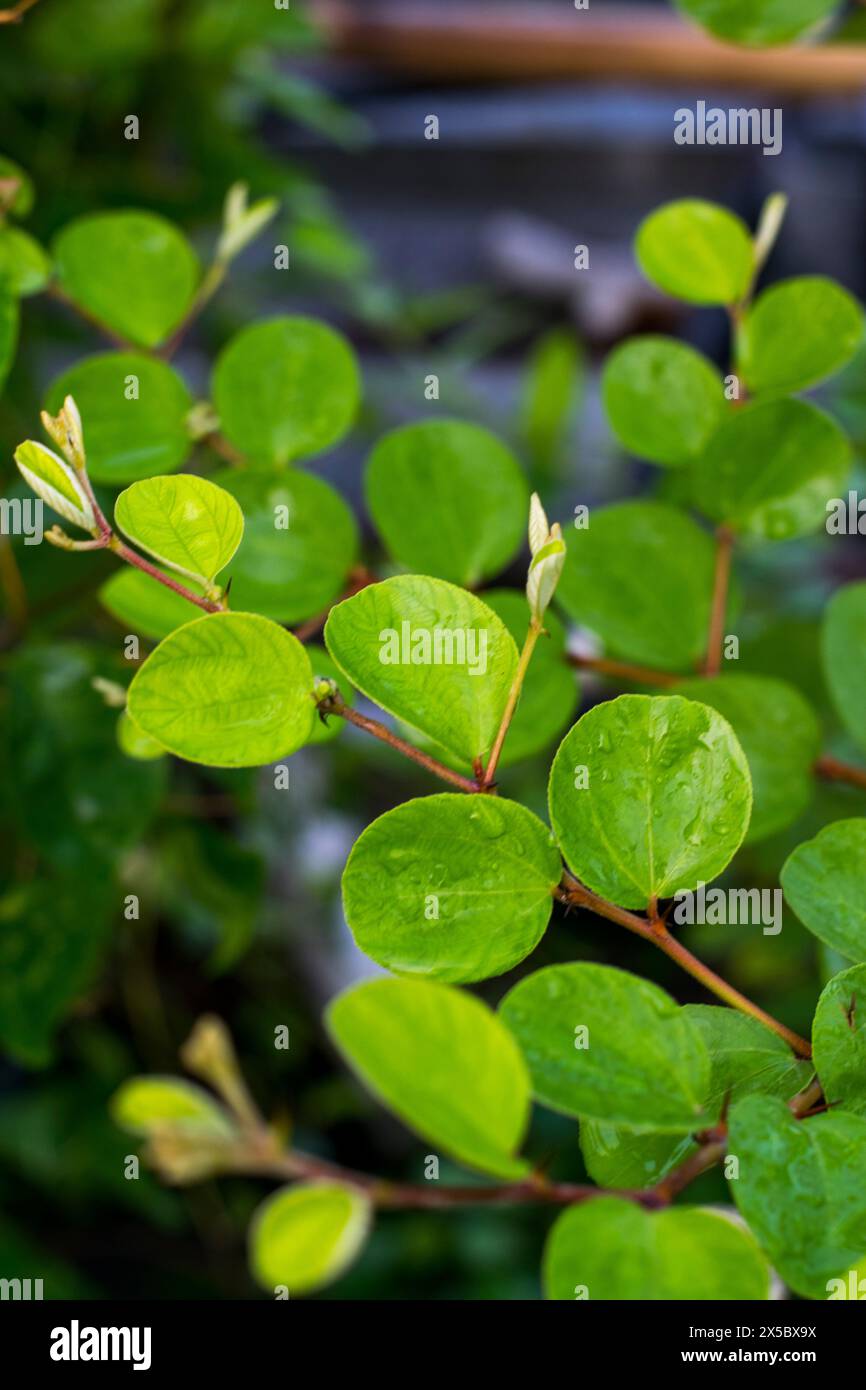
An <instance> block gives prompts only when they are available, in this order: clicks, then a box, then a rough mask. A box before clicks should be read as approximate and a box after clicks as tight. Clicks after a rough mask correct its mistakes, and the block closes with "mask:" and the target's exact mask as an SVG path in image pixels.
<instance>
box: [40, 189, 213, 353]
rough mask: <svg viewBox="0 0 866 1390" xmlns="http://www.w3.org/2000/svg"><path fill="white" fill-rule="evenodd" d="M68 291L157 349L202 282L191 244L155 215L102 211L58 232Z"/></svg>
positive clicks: (120, 330) (111, 324)
mask: <svg viewBox="0 0 866 1390" xmlns="http://www.w3.org/2000/svg"><path fill="white" fill-rule="evenodd" d="M53 250H54V260H55V262H56V266H57V276H58V279H59V281H60V284H61V287H62V289H63V290H64V291H65V293H66V294H68V295H69V297H70V298H71V299H73V300H74V301H75V303H76V304H78V305H80V306H81V308H82V309H85V310H86V311H87V312H88V313H89V314H92V315H93V316H94V317H95V318H97V319H99V321H100V323H104V324H105V325H106V326H107V327H108V328H110V329H112V331H113V332H115V333H117V334H119V335H120V336H121V337H122V338H126V339H127V340H128V341H129V342H131V343H136V344H137V345H139V346H141V347H156V346H157V344H158V343H162V342H164V341H165V339H166V338H167V337H168V336H169V334H170V333H171V332H172V330H173V329H175V328H177V326H178V325H179V324H180V323H181V321H182V320H183V318H184V316H185V315H186V313H187V311H188V309H189V307H190V304H191V302H192V297H193V295H194V293H195V290H196V286H197V284H198V279H199V265H198V260H197V259H196V255H195V252H194V251H193V249H192V247H191V246H190V244H189V242H188V241H187V240H186V238H185V237H184V236H183V234H182V233H181V232H180V231H178V229H177V227H175V226H173V225H172V223H171V222H167V221H166V220H165V218H164V217H158V216H157V215H156V214H155V213H152V212H97V213H91V214H88V215H87V216H86V217H79V218H77V219H76V220H75V221H74V222H70V223H69V225H68V226H67V227H64V228H63V230H62V231H61V232H60V233H59V235H58V236H57V238H56V239H55V242H54V248H53Z"/></svg>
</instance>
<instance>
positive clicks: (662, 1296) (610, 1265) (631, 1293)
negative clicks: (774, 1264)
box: [544, 1197, 770, 1303]
mask: <svg viewBox="0 0 866 1390" xmlns="http://www.w3.org/2000/svg"><path fill="white" fill-rule="evenodd" d="M544 1291H545V1296H546V1297H547V1298H554V1299H569V1300H572V1301H573V1300H574V1299H575V1298H579V1299H587V1298H588V1299H590V1300H598V1299H614V1300H617V1301H619V1300H633V1301H641V1302H652V1301H663V1302H664V1301H671V1300H677V1299H682V1300H685V1301H689V1302H690V1301H691V1300H693V1299H700V1300H702V1301H704V1300H705V1301H711V1302H714V1303H715V1302H717V1301H722V1300H725V1299H750V1300H757V1299H767V1298H769V1296H770V1270H769V1267H768V1265H767V1262H766V1260H765V1259H764V1257H763V1255H762V1254H761V1251H760V1250H759V1248H758V1246H757V1244H756V1242H755V1240H754V1239H753V1237H752V1236H751V1235H750V1234H749V1232H748V1231H744V1230H742V1229H741V1227H740V1226H739V1225H736V1224H735V1223H734V1222H733V1221H732V1220H730V1219H729V1218H728V1217H726V1216H724V1215H722V1214H721V1213H720V1212H715V1211H704V1210H702V1209H701V1208H700V1207H676V1208H674V1209H673V1210H670V1211H653V1212H650V1211H644V1209H643V1208H642V1207H640V1206H638V1204H637V1203H636V1202H629V1201H627V1200H626V1199H625V1198H623V1197H596V1198H594V1199H593V1200H592V1201H590V1202H583V1203H581V1204H580V1205H579V1206H573V1207H569V1208H568V1210H567V1211H564V1212H563V1213H562V1215H561V1216H560V1217H559V1218H558V1220H557V1221H556V1223H555V1225H554V1227H553V1229H552V1231H551V1232H550V1235H549V1236H548V1239H547V1244H546V1246H545V1249H544Z"/></svg>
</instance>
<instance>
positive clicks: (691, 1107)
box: [500, 963, 710, 1134]
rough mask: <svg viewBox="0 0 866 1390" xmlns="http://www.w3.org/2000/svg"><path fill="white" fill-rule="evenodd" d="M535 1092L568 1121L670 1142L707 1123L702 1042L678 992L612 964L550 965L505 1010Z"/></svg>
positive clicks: (511, 996)
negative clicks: (654, 1134)
mask: <svg viewBox="0 0 866 1390" xmlns="http://www.w3.org/2000/svg"><path fill="white" fill-rule="evenodd" d="M500 1013H501V1016H502V1019H503V1021H504V1022H505V1023H506V1024H507V1025H508V1027H509V1028H510V1029H511V1032H512V1033H513V1034H514V1036H515V1038H516V1039H517V1041H518V1043H519V1044H520V1047H521V1050H522V1052H523V1054H524V1056H525V1058H526V1061H527V1064H528V1066H529V1073H530V1076H531V1077H532V1088H533V1093H534V1095H535V1097H536V1099H537V1100H539V1101H541V1103H542V1104H544V1105H548V1106H550V1108H551V1109H552V1110H558V1111H561V1112H562V1113H563V1114H565V1115H574V1116H589V1118H590V1119H596V1120H607V1121H611V1122H612V1123H614V1124H622V1125H628V1126H629V1127H630V1128H632V1129H638V1130H640V1129H644V1130H646V1129H652V1130H657V1131H663V1132H665V1133H669V1134H680V1133H692V1132H694V1130H695V1129H700V1128H702V1127H703V1126H704V1125H705V1123H706V1121H707V1118H708V1112H707V1110H706V1109H705V1096H706V1094H707V1089H708V1085H709V1076H710V1071H709V1067H710V1063H709V1055H708V1053H707V1049H706V1047H705V1046H704V1042H703V1038H702V1037H701V1035H700V1033H699V1032H698V1030H697V1029H696V1028H695V1026H694V1025H693V1023H692V1022H691V1020H690V1019H689V1018H688V1016H687V1015H686V1014H685V1013H684V1012H683V1010H682V1009H681V1008H680V1007H679V1006H678V1005H677V1004H676V1003H675V1002H674V1000H673V999H671V997H670V995H669V994H666V993H665V991H664V990H662V989H659V988H658V986H657V985H653V984H650V982H649V981H648V980H641V979H639V978H638V976H637V975H630V974H628V973H627V972H626V971H625V970H616V969H614V968H613V967H612V966H609V965H587V964H584V963H580V964H576V965H551V966H547V967H545V968H544V969H543V970H538V971H536V972H535V974H533V975H528V976H527V977H526V978H525V979H523V980H521V981H520V982H519V984H516V985H515V986H514V988H513V989H512V990H510V991H509V993H508V994H506V996H505V998H504V999H503V1001H502V1003H501V1005H500Z"/></svg>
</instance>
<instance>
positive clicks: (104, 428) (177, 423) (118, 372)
mask: <svg viewBox="0 0 866 1390" xmlns="http://www.w3.org/2000/svg"><path fill="white" fill-rule="evenodd" d="M67 396H72V397H73V399H74V400H75V403H76V405H77V406H78V409H79V412H80V414H81V419H82V421H83V425H84V443H85V446H86V448H87V471H88V473H89V474H90V476H91V478H93V479H94V480H95V481H96V482H98V483H132V482H135V481H136V479H138V478H152V477H153V476H154V475H155V474H157V473H173V472H174V470H175V469H176V468H180V466H181V464H183V463H184V462H185V461H186V459H187V458H188V456H189V453H190V450H191V448H192V442H191V440H190V437H189V433H188V430H187V427H186V417H187V414H188V413H189V411H190V410H191V408H192V397H191V396H190V393H189V391H188V390H187V388H186V385H185V383H184V382H183V381H182V380H181V378H180V377H179V376H178V374H177V372H176V371H174V370H173V369H172V368H171V367H170V366H169V365H168V363H167V362H160V361H159V360H158V359H157V358H154V357H144V356H142V355H141V354H140V353H135V352H105V353H100V354H99V355H98V356H96V357H87V358H85V359H84V361H83V362H76V364H75V366H74V367H70V369H69V371H68V372H64V373H63V375H62V376H60V377H58V378H57V380H56V381H55V382H53V383H52V385H51V386H50V388H49V390H48V391H47V393H46V397H45V408H46V410H48V411H49V413H50V414H52V415H56V414H57V412H58V411H59V409H60V407H61V406H62V404H63V402H64V400H65V399H66V397H67Z"/></svg>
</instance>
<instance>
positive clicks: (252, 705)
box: [129, 613, 315, 767]
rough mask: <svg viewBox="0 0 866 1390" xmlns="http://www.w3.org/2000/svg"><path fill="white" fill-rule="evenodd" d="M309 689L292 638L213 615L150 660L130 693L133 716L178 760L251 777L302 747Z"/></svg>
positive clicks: (272, 627)
mask: <svg viewBox="0 0 866 1390" xmlns="http://www.w3.org/2000/svg"><path fill="white" fill-rule="evenodd" d="M312 687H313V673H312V670H311V669H310V662H309V658H308V656H307V653H306V652H305V651H304V649H303V647H302V646H301V644H300V642H299V641H298V640H297V638H296V637H293V636H292V634H291V633H290V632H286V631H285V629H284V628H281V627H278V626H277V624H276V623H272V622H271V621H270V620H269V619H268V618H261V617H258V616H257V615H256V614H253V613H211V614H209V615H208V616H207V617H204V618H199V619H197V620H196V621H194V622H191V623H187V624H186V625H185V626H184V627H180V628H178V629H177V630H176V631H175V632H173V633H171V635H170V636H169V637H166V638H165V640H164V641H163V642H162V643H160V645H159V646H158V647H157V649H156V651H154V652H152V653H151V655H150V656H149V657H148V658H147V660H146V661H145V663H144V665H143V666H141V667H140V668H139V670H138V671H137V672H136V675H135V678H134V679H133V682H132V684H131V686H130V687H129V713H130V715H131V717H132V718H133V719H134V720H135V722H136V724H138V726H139V727H140V728H141V729H142V731H143V732H144V733H146V734H150V736H151V738H154V739H156V741H157V742H158V743H161V744H163V745H164V746H165V747H166V748H167V749H168V750H169V752H171V753H175V754H177V756H178V757H179V758H186V759H188V760H189V761H190V762H196V763H207V764H209V765H210V766H211V767H257V766H259V765H260V764H262V763H270V762H273V761H274V760H275V759H277V758H281V757H287V756H288V755H289V754H290V753H294V752H295V751H296V750H297V749H298V748H300V747H301V746H302V744H304V743H305V742H306V741H307V739H308V738H309V735H310V731H311V729H312V724H313V716H314V711H315V706H314V704H313V699H312Z"/></svg>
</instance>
